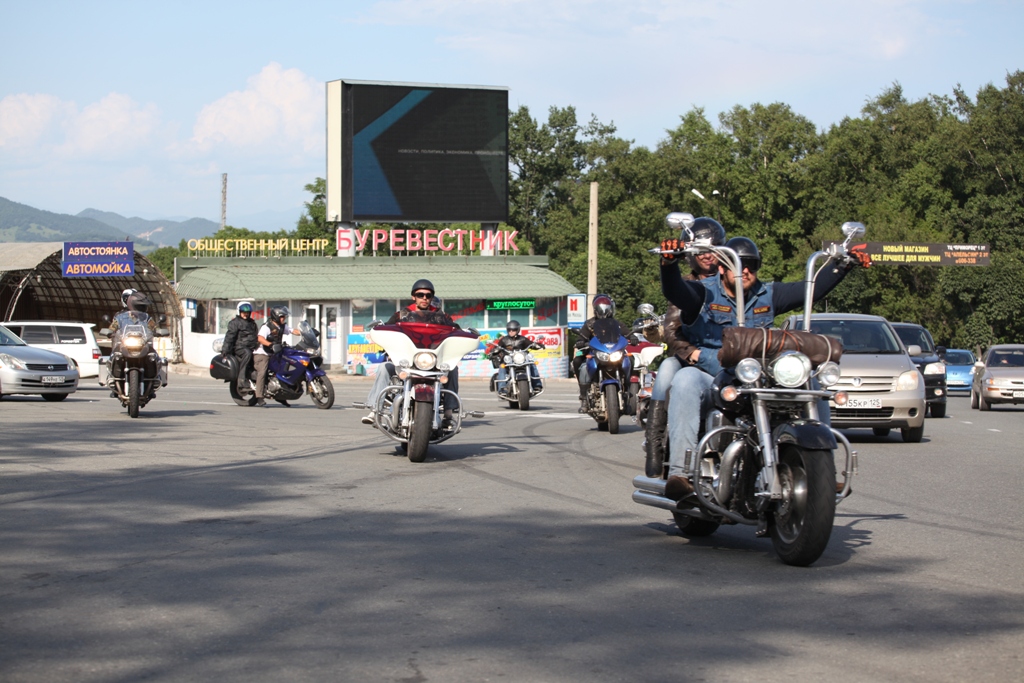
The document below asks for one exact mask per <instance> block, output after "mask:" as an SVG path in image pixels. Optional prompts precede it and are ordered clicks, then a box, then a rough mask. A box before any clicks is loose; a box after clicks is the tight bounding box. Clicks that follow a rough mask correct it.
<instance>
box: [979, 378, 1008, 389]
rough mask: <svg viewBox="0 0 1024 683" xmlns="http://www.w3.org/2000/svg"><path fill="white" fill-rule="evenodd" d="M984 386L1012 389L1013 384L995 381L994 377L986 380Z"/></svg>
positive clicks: (1005, 380) (999, 380) (1006, 381)
mask: <svg viewBox="0 0 1024 683" xmlns="http://www.w3.org/2000/svg"><path fill="white" fill-rule="evenodd" d="M985 384H987V385H989V386H990V387H1012V386H1013V382H1012V381H1011V380H1008V379H996V378H994V377H989V378H988V379H986V380H985Z"/></svg>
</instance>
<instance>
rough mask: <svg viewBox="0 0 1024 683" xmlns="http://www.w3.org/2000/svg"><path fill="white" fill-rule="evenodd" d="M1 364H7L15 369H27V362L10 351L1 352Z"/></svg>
mask: <svg viewBox="0 0 1024 683" xmlns="http://www.w3.org/2000/svg"><path fill="white" fill-rule="evenodd" d="M0 365H6V366H7V367H9V368H14V369H15V370H26V369H27V368H26V367H25V364H24V363H22V362H21V361H20V360H18V359H17V358H15V357H14V356H12V355H11V354H9V353H0Z"/></svg>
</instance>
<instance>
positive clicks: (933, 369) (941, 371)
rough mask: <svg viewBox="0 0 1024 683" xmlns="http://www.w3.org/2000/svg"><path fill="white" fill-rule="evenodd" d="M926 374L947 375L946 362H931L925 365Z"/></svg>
mask: <svg viewBox="0 0 1024 683" xmlns="http://www.w3.org/2000/svg"><path fill="white" fill-rule="evenodd" d="M924 374H926V375H945V374H946V365H945V364H944V363H929V364H928V365H926V366H924Z"/></svg>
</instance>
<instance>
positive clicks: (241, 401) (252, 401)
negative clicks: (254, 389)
mask: <svg viewBox="0 0 1024 683" xmlns="http://www.w3.org/2000/svg"><path fill="white" fill-rule="evenodd" d="M228 391H230V392H231V400H232V401H234V402H235V403H236V404H238V405H240V406H253V405H256V395H255V394H250V395H248V396H242V395H241V394H240V393H238V387H237V386H236V385H235V381H234V380H230V381H229V382H228Z"/></svg>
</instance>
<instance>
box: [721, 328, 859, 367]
mask: <svg viewBox="0 0 1024 683" xmlns="http://www.w3.org/2000/svg"><path fill="white" fill-rule="evenodd" d="M783 351H800V352H801V353H803V354H805V355H806V356H807V357H808V358H810V359H811V364H812V365H813V366H815V367H817V366H819V365H821V364H822V363H824V362H825V361H826V360H832V361H833V362H836V363H838V362H839V357H840V356H842V355H843V343H842V342H841V341H839V340H838V339H835V338H834V337H828V336H826V335H824V334H814V333H812V332H796V331H792V330H769V329H766V328H763V327H727V328H725V329H724V330H723V331H722V348H721V350H719V352H718V362H719V363H721V364H722V367H723V368H730V367H732V366H734V365H736V364H737V363H739V362H740V361H741V360H743V359H744V358H757V359H759V360H761V359H765V360H770V359H772V358H774V357H775V356H777V355H779V354H780V353H782V352H783Z"/></svg>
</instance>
